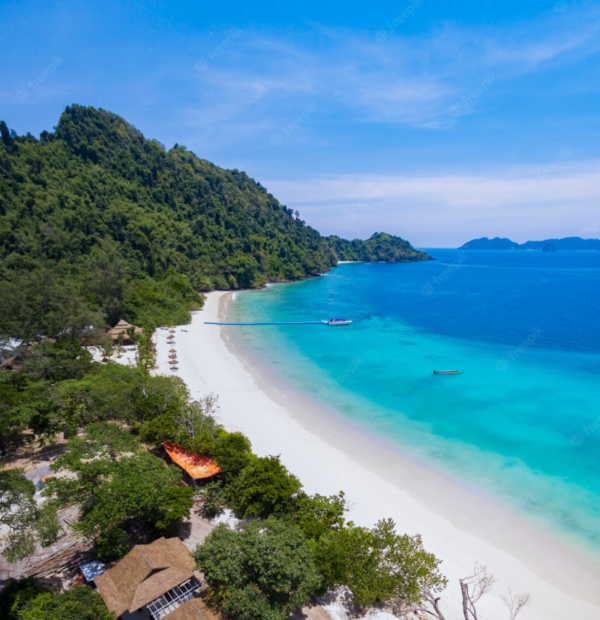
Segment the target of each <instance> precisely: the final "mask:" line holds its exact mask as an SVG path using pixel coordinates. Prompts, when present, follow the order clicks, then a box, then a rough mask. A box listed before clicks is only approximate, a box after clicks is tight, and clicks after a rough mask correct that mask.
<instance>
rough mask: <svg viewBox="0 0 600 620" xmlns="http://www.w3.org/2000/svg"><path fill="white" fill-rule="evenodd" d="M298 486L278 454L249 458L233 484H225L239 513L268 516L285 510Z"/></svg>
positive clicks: (249, 515)
mask: <svg viewBox="0 0 600 620" xmlns="http://www.w3.org/2000/svg"><path fill="white" fill-rule="evenodd" d="M301 486H302V485H301V484H300V481H299V480H298V478H296V476H293V475H292V474H290V473H289V472H288V470H287V469H286V468H285V467H284V466H283V465H282V464H281V462H280V460H279V457H278V456H267V457H261V458H254V459H252V460H251V462H250V464H249V465H248V466H247V467H246V468H245V469H244V470H243V471H242V472H241V474H240V476H239V477H238V478H237V480H236V481H235V483H234V484H232V485H230V486H229V487H228V496H229V500H230V502H231V504H232V506H233V508H234V509H235V511H236V512H237V513H238V514H240V515H241V516H243V517H268V516H269V515H271V514H273V513H284V512H286V511H287V510H288V509H289V508H290V505H291V502H292V500H293V498H294V496H295V495H296V493H298V491H299V490H300V488H301Z"/></svg>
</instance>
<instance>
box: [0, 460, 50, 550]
mask: <svg viewBox="0 0 600 620" xmlns="http://www.w3.org/2000/svg"><path fill="white" fill-rule="evenodd" d="M34 495H35V485H34V484H33V482H31V480H28V479H27V478H25V476H24V475H23V472H22V471H21V470H19V469H4V470H0V524H3V525H6V526H8V528H9V530H10V533H9V535H8V538H7V543H6V545H5V547H4V551H3V552H2V555H3V556H4V557H5V558H6V559H7V560H8V561H9V562H16V561H18V560H22V559H24V558H26V557H27V556H28V555H31V554H32V553H33V552H34V551H35V548H36V544H37V543H38V542H39V543H40V544H41V545H42V546H43V547H48V546H49V545H51V544H52V543H53V542H55V541H56V539H57V538H58V534H59V533H60V526H59V524H58V517H57V515H56V511H55V510H54V509H53V507H52V506H49V505H48V506H42V507H38V504H37V502H36V501H35V498H34Z"/></svg>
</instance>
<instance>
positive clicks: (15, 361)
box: [0, 355, 23, 370]
mask: <svg viewBox="0 0 600 620" xmlns="http://www.w3.org/2000/svg"><path fill="white" fill-rule="evenodd" d="M22 361H23V358H22V357H21V356H20V355H14V356H13V357H7V358H6V359H5V360H4V361H3V362H2V364H0V370H19V369H20V368H21V364H20V362H22Z"/></svg>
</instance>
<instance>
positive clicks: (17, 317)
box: [0, 268, 102, 342]
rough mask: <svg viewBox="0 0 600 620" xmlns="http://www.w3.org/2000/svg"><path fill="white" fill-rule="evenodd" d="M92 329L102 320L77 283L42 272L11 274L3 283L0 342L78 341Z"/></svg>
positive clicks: (60, 276) (52, 272)
mask: <svg viewBox="0 0 600 620" xmlns="http://www.w3.org/2000/svg"><path fill="white" fill-rule="evenodd" d="M90 325H96V326H98V325H102V319H101V317H100V316H99V315H98V313H97V312H94V311H93V310H92V309H90V308H89V307H88V305H87V303H86V302H85V300H84V299H83V297H82V296H81V294H80V292H79V290H78V287H77V285H76V284H75V282H74V281H72V280H68V279H65V278H64V277H63V276H62V275H61V274H60V273H57V272H55V271H52V270H49V269H44V268H40V269H38V270H36V271H32V272H29V271H24V272H21V271H15V272H11V274H10V277H9V278H7V279H6V280H4V281H1V280H0V338H15V339H17V340H22V341H24V342H33V341H37V340H40V339H41V338H42V337H43V336H46V337H48V338H58V337H61V336H70V337H71V338H77V337H79V336H80V335H81V334H82V333H83V332H84V331H85V330H86V329H87V327H88V326H90Z"/></svg>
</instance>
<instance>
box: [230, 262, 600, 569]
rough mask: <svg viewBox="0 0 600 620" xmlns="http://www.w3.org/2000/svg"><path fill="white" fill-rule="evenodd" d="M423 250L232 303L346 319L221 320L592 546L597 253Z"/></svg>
mask: <svg viewBox="0 0 600 620" xmlns="http://www.w3.org/2000/svg"><path fill="white" fill-rule="evenodd" d="M429 252H430V254H431V255H432V256H433V257H434V258H435V259H436V260H435V261H428V262H423V263H407V264H345V265H340V266H338V267H337V268H336V269H334V270H333V271H331V272H330V273H327V274H325V275H324V276H323V277H321V278H314V279H310V280H306V281H303V282H298V283H291V284H281V285H274V286H271V287H269V288H268V289H267V290H266V291H262V292H258V293H257V292H248V293H241V294H238V295H236V300H235V303H233V304H232V305H231V312H232V317H231V318H233V319H235V320H244V321H306V320H319V319H325V318H330V317H333V316H335V317H340V318H351V319H352V320H353V321H354V323H353V324H352V325H351V326H349V327H338V328H335V327H326V326H321V325H314V326H313V325H298V326H266V327H243V328H230V329H236V330H237V331H236V335H238V336H239V337H240V338H241V340H242V342H243V344H244V346H246V347H248V348H249V350H250V351H251V352H252V353H253V354H254V355H255V356H256V357H257V358H258V359H260V360H261V361H262V362H263V363H264V364H265V365H266V366H267V367H269V368H270V369H271V370H272V371H274V372H275V373H277V374H278V375H279V376H281V378H282V379H284V380H285V381H287V382H288V383H289V384H291V385H292V386H293V387H295V388H297V389H298V390H300V391H302V392H303V393H305V394H307V395H309V396H311V397H312V398H315V399H316V400H318V401H321V402H322V403H323V404H325V405H327V406H329V407H332V408H334V409H336V410H337V411H338V412H339V413H340V414H341V415H342V416H344V417H345V418H346V419H348V420H349V421H350V422H351V423H352V424H355V425H357V426H359V427H361V428H363V429H367V430H368V431H370V432H371V433H374V434H375V435H378V436H381V437H385V438H386V439H387V440H388V442H392V444H393V445H396V446H397V448H398V450H400V451H402V452H404V453H405V454H406V453H409V454H410V455H412V456H416V457H418V458H419V459H422V460H424V461H426V462H427V463H428V464H431V466H432V467H434V468H439V469H440V470H441V471H444V472H447V473H451V474H453V475H454V476H456V477H458V478H460V479H462V480H464V481H465V482H467V483H468V484H469V485H472V486H474V487H475V488H481V489H482V490H484V489H485V492H486V493H491V494H492V495H493V496H494V497H496V498H497V499H498V500H500V501H501V502H503V504H504V505H507V506H510V507H511V509H512V510H513V511H514V512H516V513H518V514H520V515H523V516H524V517H526V518H527V519H529V520H532V521H533V522H535V523H536V524H538V525H540V526H542V527H543V528H544V529H545V530H548V531H550V532H552V533H554V534H556V535H559V536H560V537H561V538H562V539H563V540H565V541H567V542H570V543H571V544H572V545H576V546H577V547H579V548H580V549H584V550H585V551H587V552H588V554H589V555H591V556H593V557H595V558H596V559H600V329H599V310H600V253H598V252H596V253H595V252H562V253H561V252H557V253H541V252H483V251H471V252H460V251H453V250H429ZM434 369H436V370H448V369H461V370H462V369H464V371H465V372H464V373H463V374H461V375H455V376H434V375H433V370H434Z"/></svg>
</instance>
